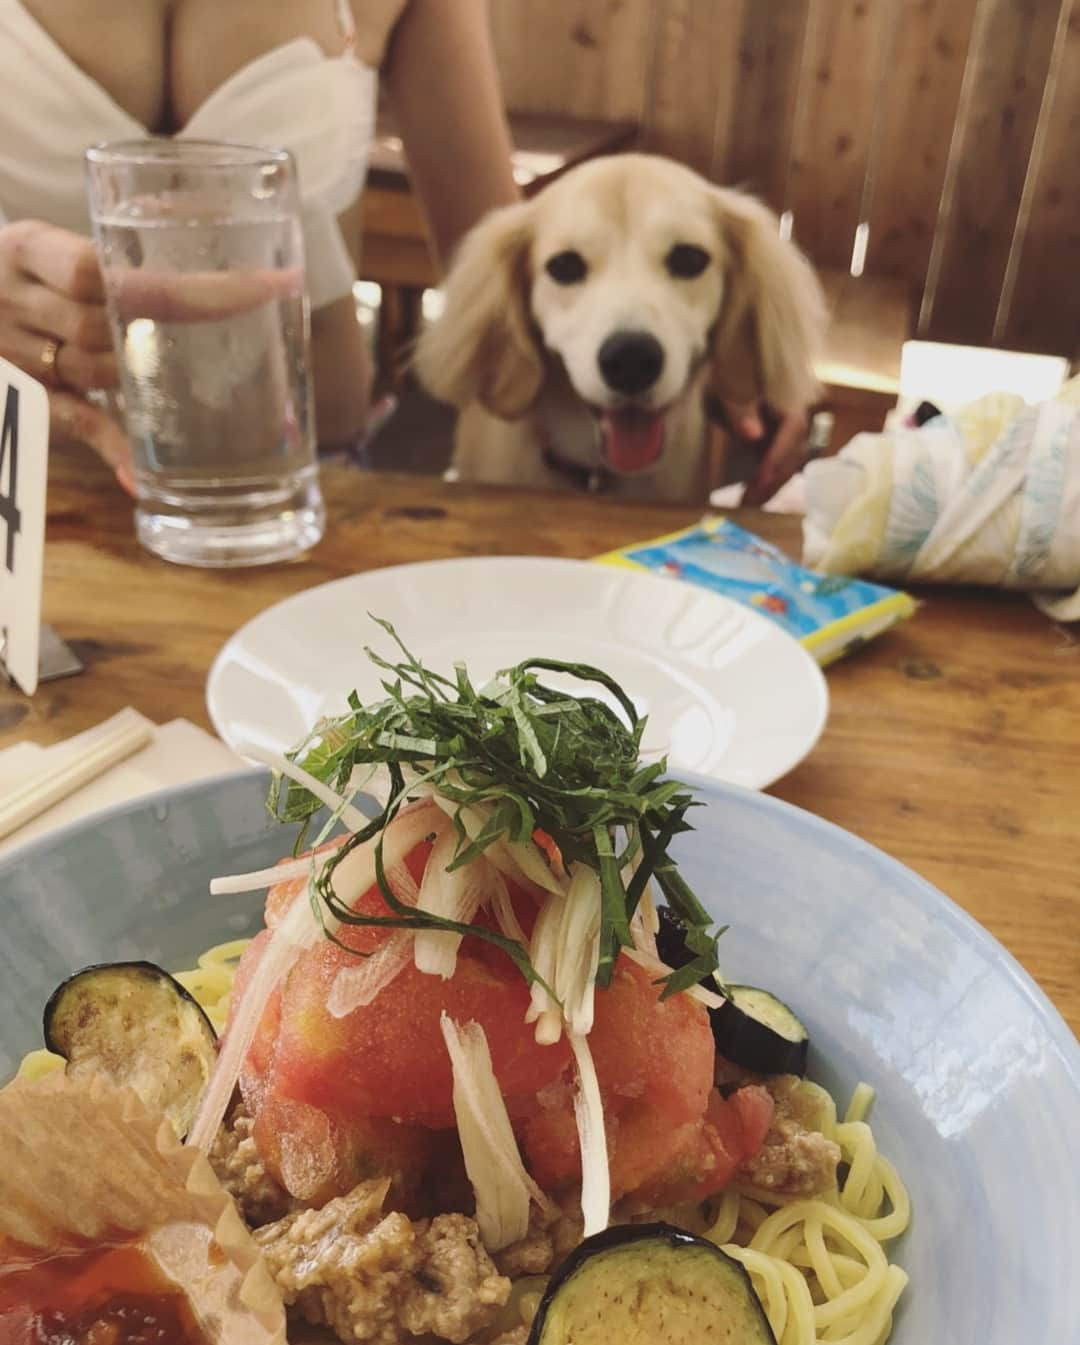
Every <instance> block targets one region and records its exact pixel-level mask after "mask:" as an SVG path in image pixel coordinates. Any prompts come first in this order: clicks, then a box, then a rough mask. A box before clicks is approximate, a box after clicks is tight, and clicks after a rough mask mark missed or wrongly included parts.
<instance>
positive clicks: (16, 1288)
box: [0, 1243, 209, 1345]
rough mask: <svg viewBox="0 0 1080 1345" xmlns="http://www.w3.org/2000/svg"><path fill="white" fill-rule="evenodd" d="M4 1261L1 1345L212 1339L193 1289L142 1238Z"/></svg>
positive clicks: (199, 1342)
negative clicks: (170, 1275)
mask: <svg viewBox="0 0 1080 1345" xmlns="http://www.w3.org/2000/svg"><path fill="white" fill-rule="evenodd" d="M0 1260H2V1261H3V1264H0V1345H209V1339H208V1337H207V1336H206V1334H205V1332H204V1331H203V1330H202V1328H201V1327H200V1326H199V1323H198V1321H197V1319H196V1317H195V1314H194V1312H193V1310H192V1307H191V1303H190V1301H189V1299H188V1297H187V1295H186V1294H185V1293H184V1291H183V1290H182V1289H181V1288H180V1287H179V1286H178V1285H176V1284H174V1283H173V1282H172V1281H171V1280H169V1279H167V1278H166V1277H165V1275H164V1274H163V1273H162V1272H161V1270H160V1269H159V1268H158V1266H157V1263H156V1262H155V1261H154V1260H152V1259H151V1257H149V1256H148V1255H147V1254H146V1252H145V1251H143V1249H142V1248H141V1247H139V1246H138V1245H137V1244H133V1243H125V1244H120V1245H115V1246H108V1247H92V1248H83V1249H77V1250H72V1251H70V1252H64V1253H60V1254H58V1255H55V1256H50V1257H48V1258H46V1259H44V1260H36V1261H31V1260H28V1259H26V1258H18V1259H15V1258H14V1257H12V1256H11V1254H10V1253H9V1254H7V1255H3V1256H2V1257H0Z"/></svg>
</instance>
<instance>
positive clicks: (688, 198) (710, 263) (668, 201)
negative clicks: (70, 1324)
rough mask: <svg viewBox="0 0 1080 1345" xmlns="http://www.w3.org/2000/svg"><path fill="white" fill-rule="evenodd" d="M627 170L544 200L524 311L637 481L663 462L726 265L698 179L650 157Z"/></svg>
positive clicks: (615, 462)
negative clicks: (667, 419) (671, 414)
mask: <svg viewBox="0 0 1080 1345" xmlns="http://www.w3.org/2000/svg"><path fill="white" fill-rule="evenodd" d="M623 168H624V165H623V164H621V163H620V161H619V160H617V159H609V160H603V161H598V162H597V163H595V164H589V165H587V166H586V168H585V169H584V170H583V171H581V172H579V173H577V174H573V175H571V176H569V177H567V178H564V179H563V180H562V181H561V182H557V183H556V184H555V185H554V186H553V187H552V188H551V189H550V190H549V191H547V192H545V193H544V195H543V196H542V197H540V198H539V200H538V201H537V205H536V210H535V214H534V220H533V237H532V245H531V248H530V272H531V275H532V284H531V287H530V291H531V292H530V299H529V309H530V312H531V314H532V317H533V319H534V321H535V324H536V327H537V329H538V331H539V333H540V336H541V339H542V341H543V344H544V346H545V348H546V349H547V350H549V351H551V352H552V353H553V354H555V355H557V356H558V357H559V359H561V361H562V363H563V366H564V368H565V370H566V374H567V377H568V378H569V380H570V383H571V385H572V386H573V388H574V390H575V391H576V392H577V394H578V396H579V397H580V398H581V399H582V401H584V402H585V403H586V405H588V406H589V407H590V408H591V409H592V410H593V411H594V412H595V413H596V414H597V415H598V416H599V417H600V419H601V422H602V425H603V428H604V452H605V456H606V458H607V460H608V465H609V466H611V467H612V468H614V469H615V470H617V471H623V472H635V471H645V470H648V469H650V468H651V467H653V466H655V464H656V462H657V461H658V460H659V457H660V454H661V451H662V449H663V442H664V435H663V424H664V415H665V413H666V412H667V411H668V410H669V409H670V408H671V407H672V406H673V405H674V404H675V403H676V402H677V401H678V400H679V399H680V398H681V397H682V396H683V395H684V394H685V393H686V391H687V389H688V388H689V387H690V386H691V384H692V382H693V380H694V375H695V374H696V372H697V370H698V369H700V368H701V366H702V364H703V362H704V360H705V357H706V353H707V350H708V344H709V336H710V333H711V331H712V328H713V326H714V324H715V323H716V319H717V315H718V314H719V312H720V305H721V300H722V297H723V293H724V264H725V260H726V258H725V256H724V252H723V245H722V240H721V239H720V238H719V236H718V233H717V227H716V216H715V210H714V209H713V205H712V200H711V197H710V195H709V193H708V192H707V191H702V189H701V184H700V180H699V179H697V178H696V177H694V176H693V175H692V174H690V173H687V172H683V171H680V170H679V169H678V168H677V166H676V165H673V164H669V163H666V162H664V161H662V160H657V159H649V160H644V161H642V162H639V164H638V166H637V168H636V170H635V171H634V172H626V171H623Z"/></svg>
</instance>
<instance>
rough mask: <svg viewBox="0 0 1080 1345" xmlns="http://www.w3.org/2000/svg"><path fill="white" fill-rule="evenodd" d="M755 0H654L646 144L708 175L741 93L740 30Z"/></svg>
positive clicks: (721, 150) (722, 151) (720, 155)
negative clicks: (746, 13) (747, 11)
mask: <svg viewBox="0 0 1080 1345" xmlns="http://www.w3.org/2000/svg"><path fill="white" fill-rule="evenodd" d="M754 6H755V0H655V10H654V14H655V19H654V23H655V27H654V29H653V39H652V44H651V45H652V52H651V61H652V64H651V70H650V76H649V81H648V90H649V95H648V106H647V107H646V111H645V118H646V120H645V134H644V144H645V147H646V148H648V149H650V150H654V151H655V152H656V153H659V154H670V155H671V157H672V158H674V159H679V160H680V161H681V162H683V163H688V164H689V165H690V166H691V167H692V168H696V169H697V170H698V172H699V173H705V174H706V175H707V176H709V175H711V174H712V173H713V171H714V167H715V164H716V161H717V160H718V159H719V160H720V161H721V162H722V161H723V159H724V157H725V154H726V144H727V140H728V136H729V134H730V126H731V120H732V113H733V109H734V105H735V102H736V97H737V95H736V90H738V97H739V98H741V96H742V89H741V86H740V84H739V59H738V48H739V31H740V27H741V25H742V21H743V14H744V12H745V11H746V10H748V9H749V10H752V9H753V8H754Z"/></svg>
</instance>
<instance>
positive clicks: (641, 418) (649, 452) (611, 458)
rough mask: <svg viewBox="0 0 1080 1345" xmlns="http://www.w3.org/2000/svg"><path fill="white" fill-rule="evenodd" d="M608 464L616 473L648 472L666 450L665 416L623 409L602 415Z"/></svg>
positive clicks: (622, 407) (605, 453)
mask: <svg viewBox="0 0 1080 1345" xmlns="http://www.w3.org/2000/svg"><path fill="white" fill-rule="evenodd" d="M600 428H601V430H602V432H603V454H604V462H605V464H606V465H607V466H608V467H610V468H611V469H612V471H615V472H626V473H627V474H633V473H635V472H645V471H648V470H649V468H650V467H654V466H655V465H656V463H657V462H658V461H659V458H660V454H661V453H663V451H664V413H663V411H649V410H647V409H646V408H645V407H641V406H619V407H615V408H613V409H611V410H607V411H602V412H601V413H600Z"/></svg>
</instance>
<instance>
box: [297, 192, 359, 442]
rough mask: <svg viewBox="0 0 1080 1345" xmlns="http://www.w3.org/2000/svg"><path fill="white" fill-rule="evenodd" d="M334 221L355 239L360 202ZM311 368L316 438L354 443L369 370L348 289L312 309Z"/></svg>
mask: <svg viewBox="0 0 1080 1345" xmlns="http://www.w3.org/2000/svg"><path fill="white" fill-rule="evenodd" d="M338 225H339V227H340V228H341V233H342V236H343V237H344V238H345V239H346V240H348V241H349V242H353V243H358V242H359V239H360V229H361V223H360V203H359V202H357V203H356V204H355V205H353V206H350V207H349V209H348V210H346V211H345V212H344V213H343V214H341V215H339V216H338ZM311 371H312V379H313V382H314V384H315V423H316V425H317V427H318V435H319V443H320V444H321V445H322V446H323V447H324V448H325V447H330V446H333V445H335V444H348V443H352V442H353V441H354V440H355V439H356V438H357V436H358V435H360V434H361V433H362V432H363V429H364V425H365V422H366V420H367V413H368V406H369V403H370V399H371V384H372V377H373V370H372V362H371V357H370V354H369V352H368V344H367V335H366V333H365V332H364V329H363V327H361V326H360V324H359V322H357V320H356V300H355V299H354V298H353V296H352V293H351V292H350V293H348V294H343V295H342V296H341V298H340V299H335V300H333V302H331V303H328V304H325V305H323V306H322V307H321V308H315V309H312V312H311Z"/></svg>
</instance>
